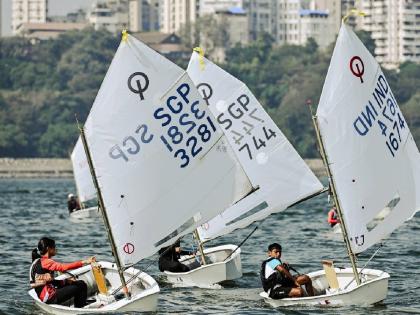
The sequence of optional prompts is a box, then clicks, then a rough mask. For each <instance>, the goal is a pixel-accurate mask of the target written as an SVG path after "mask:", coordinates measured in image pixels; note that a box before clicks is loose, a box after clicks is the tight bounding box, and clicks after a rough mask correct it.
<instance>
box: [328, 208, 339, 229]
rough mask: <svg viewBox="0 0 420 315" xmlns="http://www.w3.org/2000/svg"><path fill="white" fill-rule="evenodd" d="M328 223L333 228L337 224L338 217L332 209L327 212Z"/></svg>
mask: <svg viewBox="0 0 420 315" xmlns="http://www.w3.org/2000/svg"><path fill="white" fill-rule="evenodd" d="M328 223H329V224H330V225H331V226H334V225H336V224H337V223H338V216H337V213H336V212H335V210H333V209H331V210H330V211H329V212H328Z"/></svg>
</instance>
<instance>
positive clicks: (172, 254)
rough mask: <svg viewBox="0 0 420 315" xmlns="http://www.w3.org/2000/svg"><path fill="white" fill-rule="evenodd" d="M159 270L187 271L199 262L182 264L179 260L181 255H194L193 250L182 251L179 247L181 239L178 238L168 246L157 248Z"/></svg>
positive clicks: (195, 266)
mask: <svg viewBox="0 0 420 315" xmlns="http://www.w3.org/2000/svg"><path fill="white" fill-rule="evenodd" d="M159 255H160V256H159V270H160V271H170V272H188V271H190V270H191V269H195V268H197V267H199V266H200V264H199V263H194V264H193V265H189V266H187V265H184V264H183V263H180V262H179V259H180V258H181V255H195V252H192V251H184V250H182V249H181V241H180V240H178V241H176V242H175V243H174V244H172V245H171V246H168V247H164V248H162V249H160V250H159Z"/></svg>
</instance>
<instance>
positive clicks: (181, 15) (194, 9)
mask: <svg viewBox="0 0 420 315" xmlns="http://www.w3.org/2000/svg"><path fill="white" fill-rule="evenodd" d="M199 5H200V3H199V1H197V0H160V13H159V14H160V31H161V32H163V33H169V34H170V33H177V32H179V31H180V30H181V28H183V27H185V28H190V27H191V25H193V24H194V23H195V21H196V20H197V17H198V13H199Z"/></svg>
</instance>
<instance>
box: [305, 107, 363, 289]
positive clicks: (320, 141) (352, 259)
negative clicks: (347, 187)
mask: <svg viewBox="0 0 420 315" xmlns="http://www.w3.org/2000/svg"><path fill="white" fill-rule="evenodd" d="M308 105H309V109H310V111H311V116H312V121H313V123H314V127H315V132H316V137H317V140H318V144H319V148H320V151H321V152H320V153H321V157H322V160H323V162H324V166H325V169H326V171H327V176H328V178H329V181H330V186H331V192H332V195H333V198H334V203H335V206H336V208H337V213H338V218H339V219H340V224H341V231H342V233H343V238H344V243H345V244H346V248H347V254H348V255H349V258H350V262H351V266H352V268H353V273H354V277H355V279H356V283H357V285H360V283H361V282H360V277H359V273H358V272H357V265H356V258H355V255H354V254H353V251H352V250H351V246H350V241H349V237H348V234H347V228H346V224H345V222H344V217H343V213H342V211H341V205H340V202H339V200H338V197H337V191H336V189H335V182H334V178H333V176H332V173H331V170H330V165H329V163H328V156H327V153H326V152H325V148H324V142H323V139H322V136H321V132H320V130H319V125H318V117H317V116H316V115H314V114H313V111H312V104H311V102H310V100H309V101H308Z"/></svg>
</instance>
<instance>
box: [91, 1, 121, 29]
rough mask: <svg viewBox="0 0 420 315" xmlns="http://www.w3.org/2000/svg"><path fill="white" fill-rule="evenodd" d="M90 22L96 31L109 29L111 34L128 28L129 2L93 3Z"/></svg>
mask: <svg viewBox="0 0 420 315" xmlns="http://www.w3.org/2000/svg"><path fill="white" fill-rule="evenodd" d="M88 21H89V23H90V24H91V25H93V27H94V28H95V29H96V30H99V29H107V30H108V31H110V32H111V33H118V32H121V31H122V30H123V29H125V28H127V27H128V0H107V1H106V2H97V3H93V4H92V7H91V9H90V11H89V13H88Z"/></svg>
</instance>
